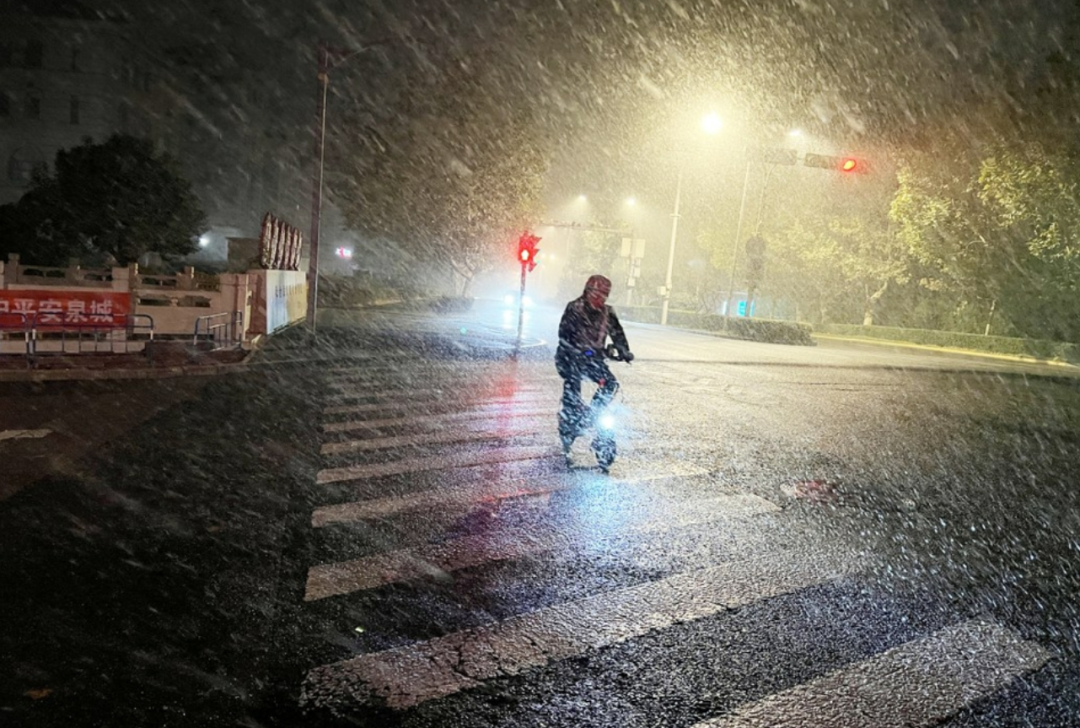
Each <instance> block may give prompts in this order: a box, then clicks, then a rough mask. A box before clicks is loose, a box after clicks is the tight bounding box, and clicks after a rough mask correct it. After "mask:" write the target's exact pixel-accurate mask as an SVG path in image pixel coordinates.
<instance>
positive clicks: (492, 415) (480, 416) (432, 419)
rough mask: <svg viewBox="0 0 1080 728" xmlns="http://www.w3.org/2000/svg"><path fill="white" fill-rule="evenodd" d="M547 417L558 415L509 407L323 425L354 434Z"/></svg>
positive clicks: (544, 410) (550, 409)
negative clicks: (370, 430) (380, 430)
mask: <svg viewBox="0 0 1080 728" xmlns="http://www.w3.org/2000/svg"><path fill="white" fill-rule="evenodd" d="M540 416H547V417H548V418H549V419H550V420H551V421H553V422H554V421H555V418H556V415H555V414H554V411H553V409H552V408H551V407H544V408H540V409H520V410H519V409H512V408H510V407H508V406H507V405H502V406H500V407H488V408H477V409H476V410H474V411H470V412H447V413H445V414H425V415H417V416H415V417H394V418H387V419H381V420H349V421H348V422H327V423H326V424H324V425H323V432H327V433H329V432H352V431H354V430H369V429H376V428H379V427H411V426H414V425H439V424H440V423H442V424H443V426H445V425H446V424H449V423H453V422H468V421H469V420H497V419H502V418H507V417H540Z"/></svg>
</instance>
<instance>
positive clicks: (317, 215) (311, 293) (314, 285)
mask: <svg viewBox="0 0 1080 728" xmlns="http://www.w3.org/2000/svg"><path fill="white" fill-rule="evenodd" d="M391 42H393V40H392V39H386V40H378V41H374V42H372V43H369V44H367V45H365V46H363V47H360V48H356V49H354V50H342V49H336V48H330V46H328V45H327V44H326V43H325V42H324V41H319V47H318V65H319V72H318V81H319V89H318V95H317V96H316V106H315V164H314V165H313V166H314V171H313V173H312V184H311V250H310V252H309V253H308V302H307V325H308V327H309V328H310V329H311V331H312V333H314V332H315V316H316V313H317V310H318V301H319V231H320V227H321V222H322V196H323V167H324V164H325V161H326V143H325V142H326V96H327V92H328V91H329V89H330V71H332V70H334V69H335V68H337V67H338V66H340V65H341V64H342V63H345V62H346V61H348V60H350V59H352V58H355V57H356V56H358V55H360V54H361V53H364V52H366V51H369V50H371V49H372V48H374V47H375V46H379V45H386V44H387V43H391Z"/></svg>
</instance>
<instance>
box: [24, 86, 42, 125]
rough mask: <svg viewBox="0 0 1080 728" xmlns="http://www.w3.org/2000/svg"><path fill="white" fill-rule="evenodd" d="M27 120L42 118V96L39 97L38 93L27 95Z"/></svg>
mask: <svg viewBox="0 0 1080 728" xmlns="http://www.w3.org/2000/svg"><path fill="white" fill-rule="evenodd" d="M26 118H27V119H40V118H41V96H39V95H38V93H37V91H31V92H30V93H28V94H26Z"/></svg>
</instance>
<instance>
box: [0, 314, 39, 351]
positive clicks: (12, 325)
mask: <svg viewBox="0 0 1080 728" xmlns="http://www.w3.org/2000/svg"><path fill="white" fill-rule="evenodd" d="M33 322H34V316H33V314H25V313H0V345H2V344H3V343H4V342H7V341H11V340H12V338H13V337H14V338H15V339H16V340H17V339H20V338H21V339H22V340H23V344H22V347H21V348H22V351H20V352H18V353H21V354H24V355H25V356H26V359H27V362H29V361H30V357H31V356H32V355H33V353H34V323H33ZM0 353H3V348H2V347H0Z"/></svg>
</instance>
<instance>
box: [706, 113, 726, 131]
mask: <svg viewBox="0 0 1080 728" xmlns="http://www.w3.org/2000/svg"><path fill="white" fill-rule="evenodd" d="M723 127H724V122H723V120H721V119H720V117H719V116H718V115H717V114H715V113H712V114H706V115H705V117H704V118H703V119H702V120H701V128H702V129H703V130H704V131H705V133H706V134H719V133H720V130H721V129H722V128H723Z"/></svg>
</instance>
